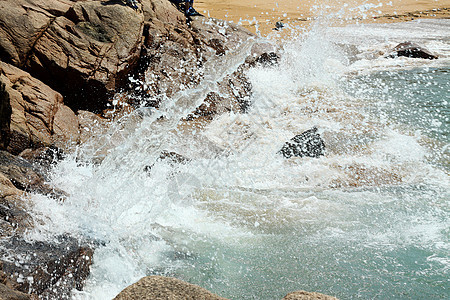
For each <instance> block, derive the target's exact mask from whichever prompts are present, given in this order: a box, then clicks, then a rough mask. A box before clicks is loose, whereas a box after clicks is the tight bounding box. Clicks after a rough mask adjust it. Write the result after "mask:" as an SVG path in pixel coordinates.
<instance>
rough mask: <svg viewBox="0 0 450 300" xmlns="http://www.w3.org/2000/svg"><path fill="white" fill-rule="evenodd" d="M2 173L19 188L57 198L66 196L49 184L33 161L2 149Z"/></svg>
mask: <svg viewBox="0 0 450 300" xmlns="http://www.w3.org/2000/svg"><path fill="white" fill-rule="evenodd" d="M0 173H2V174H3V175H4V176H5V177H7V178H8V179H9V180H10V181H11V182H12V184H13V185H14V186H15V187H16V188H18V189H19V190H22V191H29V192H38V193H42V194H45V195H49V196H53V197H55V198H62V197H65V196H66V194H65V193H64V192H63V191H61V190H58V189H56V188H54V187H52V186H50V185H49V184H47V183H46V182H45V177H44V175H43V174H41V173H39V170H38V169H37V168H36V167H34V166H33V165H32V164H31V163H29V162H28V161H26V160H25V159H23V158H21V157H18V156H14V155H12V154H10V153H8V152H6V151H0Z"/></svg>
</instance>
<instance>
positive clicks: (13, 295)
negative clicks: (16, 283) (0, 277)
mask: <svg viewBox="0 0 450 300" xmlns="http://www.w3.org/2000/svg"><path fill="white" fill-rule="evenodd" d="M0 299H1V300H31V295H27V294H25V293H21V292H19V291H16V290H14V289H12V288H10V287H8V286H7V285H5V284H3V283H0Z"/></svg>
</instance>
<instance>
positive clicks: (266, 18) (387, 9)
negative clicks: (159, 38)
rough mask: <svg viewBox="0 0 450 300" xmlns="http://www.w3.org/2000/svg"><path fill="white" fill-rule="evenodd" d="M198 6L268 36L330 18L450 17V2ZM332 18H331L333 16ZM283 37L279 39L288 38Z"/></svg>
mask: <svg viewBox="0 0 450 300" xmlns="http://www.w3.org/2000/svg"><path fill="white" fill-rule="evenodd" d="M194 5H195V7H196V9H197V11H199V12H200V13H202V14H204V15H205V16H209V17H213V18H217V19H222V20H227V21H232V22H233V23H237V24H240V25H242V26H243V27H245V28H247V29H248V30H250V31H251V32H253V33H256V34H259V35H261V36H268V35H270V34H271V33H273V32H275V30H274V28H275V27H276V22H282V23H283V24H284V25H289V26H287V27H290V28H297V29H298V28H307V27H308V26H310V24H311V23H312V21H315V20H317V19H319V18H321V17H322V18H327V22H329V23H330V25H331V26H345V25H348V24H355V23H393V22H405V21H412V20H416V19H429V18H445V19H448V18H450V5H449V3H448V2H446V1H440V0H435V1H421V0H392V1H384V2H378V1H362V0H350V1H343V0H332V1H327V2H326V3H325V1H317V0H306V1H301V2H300V1H293V0H278V1H273V2H272V1H263V0H249V1H245V3H243V2H242V1H238V0H230V1H226V2H224V1H218V0H198V1H195V2H194ZM330 16H331V17H330ZM285 34H286V33H284V34H281V35H278V36H283V35H285Z"/></svg>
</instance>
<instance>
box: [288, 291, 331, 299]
mask: <svg viewBox="0 0 450 300" xmlns="http://www.w3.org/2000/svg"><path fill="white" fill-rule="evenodd" d="M283 300H337V298H335V297H332V296H328V295H324V294H320V293H315V292H305V291H297V292H293V293H289V294H287V295H286V296H285V297H284V298H283Z"/></svg>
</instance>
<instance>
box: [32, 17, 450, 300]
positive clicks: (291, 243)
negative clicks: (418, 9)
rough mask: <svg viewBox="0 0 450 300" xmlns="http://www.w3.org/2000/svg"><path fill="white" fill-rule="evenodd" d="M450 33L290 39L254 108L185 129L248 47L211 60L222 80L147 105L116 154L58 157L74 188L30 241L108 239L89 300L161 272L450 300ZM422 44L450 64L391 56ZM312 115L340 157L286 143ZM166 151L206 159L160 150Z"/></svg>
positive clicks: (221, 281)
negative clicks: (310, 154)
mask: <svg viewBox="0 0 450 300" xmlns="http://www.w3.org/2000/svg"><path fill="white" fill-rule="evenodd" d="M386 26H392V27H386ZM448 26H449V21H448V20H431V21H428V22H421V23H417V22H410V23H405V24H402V25H396V24H391V25H379V27H377V26H368V27H367V26H365V27H364V29H361V27H354V26H350V27H343V28H334V29H329V28H323V27H320V26H318V27H315V28H312V29H311V31H310V32H308V33H302V34H301V35H299V36H297V37H295V38H292V39H291V40H290V41H288V42H286V43H285V45H284V47H283V50H282V57H283V59H282V61H281V63H280V66H278V67H272V68H269V69H267V68H266V69H264V68H258V69H252V70H250V71H249V73H248V76H249V78H250V80H251V82H252V85H253V89H254V94H253V98H252V107H251V109H250V110H249V112H248V113H247V114H225V115H222V116H220V117H218V118H217V119H215V120H214V121H213V122H212V123H210V124H209V125H208V126H207V127H206V128H205V129H204V130H198V129H197V128H194V127H192V130H190V129H189V126H187V127H186V126H183V128H184V130H181V129H177V128H180V127H179V124H180V122H179V120H180V118H181V117H183V116H184V115H185V114H187V113H188V112H189V111H190V109H193V108H194V107H195V102H196V101H191V102H189V101H185V100H186V99H189V97H192V98H194V99H199V101H201V99H202V95H204V94H206V92H207V91H208V90H210V89H213V88H214V81H215V80H217V78H220V77H221V76H222V75H223V74H222V73H225V72H226V70H227V68H229V69H232V67H233V66H235V65H236V64H239V63H240V62H241V61H243V60H244V58H245V55H246V50H243V51H242V53H241V54H238V55H235V56H233V57H229V60H228V58H227V57H226V58H224V60H222V61H220V62H218V63H220V64H221V65H222V69H221V70H223V72H222V73H221V71H220V70H219V69H216V68H214V65H213V66H211V68H210V69H211V70H215V72H217V73H213V74H210V76H209V77H208V76H207V78H209V79H210V80H208V81H206V82H204V83H203V84H202V85H200V87H199V88H198V89H196V90H192V91H190V90H187V91H184V92H183V94H180V95H178V96H177V97H176V98H174V99H172V101H173V102H170V103H169V104H168V105H167V107H166V108H163V110H164V111H162V112H161V114H165V115H166V121H164V122H161V121H158V120H157V118H158V116H159V115H158V113H153V114H150V113H146V112H145V111H144V110H143V111H142V112H141V113H140V114H139V115H138V116H139V117H138V118H137V117H133V116H132V117H129V118H126V119H123V120H122V121H121V122H122V123H120V124H117V127H115V130H116V131H115V132H113V133H110V136H113V137H115V138H117V142H116V144H117V145H114V143H111V144H109V145H108V146H107V147H106V148H107V151H105V153H107V154H106V156H105V157H101V159H103V161H102V162H101V163H98V161H99V158H98V157H96V154H95V152H93V151H91V148H90V147H89V145H86V146H85V147H84V148H80V149H78V150H77V152H76V153H75V154H74V155H73V156H72V157H69V158H67V159H66V160H64V161H63V162H61V163H60V164H59V165H57V166H56V168H55V170H54V172H53V176H52V177H53V183H54V184H55V185H56V186H57V187H59V188H62V189H64V190H66V191H67V192H68V193H69V194H70V197H69V198H68V199H67V200H66V201H65V202H64V203H55V202H54V200H52V199H47V198H45V197H42V196H36V197H35V199H34V200H35V203H36V204H35V212H36V218H37V219H45V220H46V225H40V227H38V228H37V230H36V231H35V232H33V233H31V234H30V236H31V237H32V238H46V237H47V236H48V235H49V234H52V233H60V232H70V233H72V234H75V235H78V236H81V237H88V238H90V239H94V240H96V241H98V242H99V245H101V246H100V247H99V248H98V249H97V250H96V252H95V257H94V265H93V266H92V268H91V276H90V278H89V279H88V282H87V284H86V287H85V289H84V291H82V292H79V291H74V297H75V298H77V299H110V298H112V297H114V296H115V295H116V294H117V293H119V292H120V291H121V290H122V289H123V288H124V287H126V286H127V285H129V284H131V283H133V282H135V281H137V280H138V279H139V278H141V277H142V276H145V275H152V274H162V275H170V276H176V277H178V278H181V279H183V280H186V281H189V282H191V283H195V284H198V285H200V286H202V287H205V288H207V289H209V290H211V291H213V292H215V293H217V294H219V295H221V296H223V297H228V298H231V299H277V298H281V297H282V296H284V295H285V294H286V293H288V292H291V291H295V290H299V289H304V290H310V291H317V292H323V293H327V294H330V295H334V296H337V297H338V298H341V299H350V298H363V299H367V298H370V299H372V298H380V299H425V298H428V299H444V298H447V297H448V295H449V279H448V278H449V266H450V258H449V256H448V253H449V250H450V249H449V248H450V247H449V246H450V244H449V237H450V236H449V234H450V232H449V202H448V199H449V196H450V195H449V190H450V189H449V178H448V172H449V154H450V153H449V149H448V145H449V109H450V107H449V94H450V93H449V88H450V85H449V82H450V80H449V79H450V78H449V77H450V76H449V74H450V73H449V70H450V69H449V67H450V60H449V57H450V55H449V49H450V41H449V40H448V39H445V38H443V35H445V34H444V32H446V30H447V28H448ZM359 30H362V31H363V32H364V34H365V37H363V36H361V35H360V34H359V32H360V31H359ZM330 32H332V34H330ZM380 32H381V33H382V34H380ZM439 33H440V34H439ZM389 34H390V35H389ZM355 35H357V36H356V37H355ZM410 37H416V38H417V39H419V42H422V43H424V45H425V46H427V47H429V48H430V49H432V50H433V51H436V52H438V54H440V55H441V58H440V59H439V60H437V61H424V60H416V59H408V58H397V59H386V58H384V55H385V54H387V52H388V49H389V48H390V47H391V46H395V43H399V42H403V40H405V39H409V38H410ZM420 37H426V38H420ZM399 39H401V40H399ZM189 103H192V104H189ZM189 105H193V106H194V107H190V106H189ZM174 107H178V109H174ZM312 126H317V127H318V128H319V132H320V133H321V135H322V136H323V138H324V140H325V143H326V145H327V152H326V155H325V156H323V157H320V158H318V159H314V158H291V159H289V160H286V159H284V158H282V157H281V156H280V155H278V154H277V153H276V152H277V151H278V150H279V149H280V148H281V146H282V145H283V143H284V142H285V141H286V140H288V139H290V138H291V137H293V136H294V135H296V134H298V133H300V132H302V131H304V130H307V129H309V128H311V127H312ZM186 128H187V129H186ZM186 131H187V132H186ZM117 136H119V137H117ZM162 150H168V151H175V152H177V153H180V154H182V155H185V156H186V157H189V158H191V160H190V161H189V162H187V163H185V164H170V163H167V162H164V161H157V160H156V158H157V157H158V156H159V153H160V151H162ZM152 164H153V167H152V169H151V171H150V172H146V171H144V169H145V167H146V166H149V165H152Z"/></svg>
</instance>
